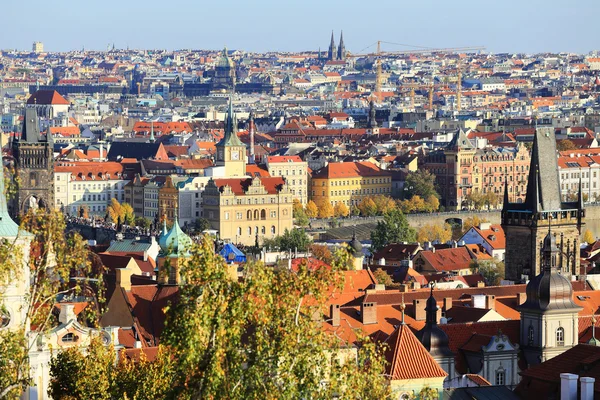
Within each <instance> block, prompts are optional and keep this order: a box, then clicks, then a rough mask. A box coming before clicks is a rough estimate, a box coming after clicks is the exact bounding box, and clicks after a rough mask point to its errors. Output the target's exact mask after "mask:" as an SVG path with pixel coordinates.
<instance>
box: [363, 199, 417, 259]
mask: <svg viewBox="0 0 600 400" xmlns="http://www.w3.org/2000/svg"><path fill="white" fill-rule="evenodd" d="M415 240H416V232H415V230H414V229H413V228H411V227H410V226H409V225H408V220H407V219H406V216H404V214H403V213H402V211H400V210H398V209H394V210H391V211H389V212H387V213H386V214H385V215H384V216H383V221H378V222H377V226H376V227H375V230H374V231H373V232H371V241H372V246H373V249H374V250H375V251H377V250H379V249H381V248H383V247H384V246H386V245H388V244H389V243H399V242H404V241H406V242H414V241H415Z"/></svg>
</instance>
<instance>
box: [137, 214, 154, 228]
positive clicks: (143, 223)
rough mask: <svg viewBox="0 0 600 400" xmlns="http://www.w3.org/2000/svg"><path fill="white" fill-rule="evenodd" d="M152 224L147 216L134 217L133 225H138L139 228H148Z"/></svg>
mask: <svg viewBox="0 0 600 400" xmlns="http://www.w3.org/2000/svg"><path fill="white" fill-rule="evenodd" d="M150 225H152V221H150V220H149V219H148V218H144V217H136V218H135V226H139V227H140V228H144V229H148V228H150Z"/></svg>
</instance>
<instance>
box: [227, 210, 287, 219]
mask: <svg viewBox="0 0 600 400" xmlns="http://www.w3.org/2000/svg"><path fill="white" fill-rule="evenodd" d="M282 214H283V215H284V216H287V215H288V210H283V211H282ZM269 217H270V218H271V219H274V218H277V211H270V212H269ZM224 218H225V219H226V220H229V212H228V211H226V212H225V214H224ZM235 219H237V220H242V219H244V213H242V212H241V211H238V212H236V213H235ZM246 219H247V220H248V221H253V220H254V221H258V220H265V219H267V210H264V209H263V210H254V211H252V210H248V211H246Z"/></svg>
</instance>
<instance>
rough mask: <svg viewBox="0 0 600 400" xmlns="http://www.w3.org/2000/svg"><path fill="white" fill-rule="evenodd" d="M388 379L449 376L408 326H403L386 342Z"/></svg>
mask: <svg viewBox="0 0 600 400" xmlns="http://www.w3.org/2000/svg"><path fill="white" fill-rule="evenodd" d="M385 342H386V343H387V345H388V346H389V347H388V348H387V349H386V352H385V358H386V359H387V361H388V363H389V364H388V366H387V368H386V373H387V375H388V379H391V380H404V379H424V378H445V377H446V376H447V375H448V374H447V373H446V371H444V370H443V369H442V368H441V367H440V366H439V365H438V363H437V362H436V361H435V360H434V359H433V357H431V355H430V354H429V352H428V351H427V350H426V349H425V347H423V345H422V344H421V342H419V339H417V337H416V336H415V335H414V334H413V333H412V331H411V330H410V328H409V327H408V325H404V324H401V325H400V326H399V327H398V328H397V329H396V330H395V331H394V333H392V334H391V335H390V336H389V337H388V338H387V340H386V341H385Z"/></svg>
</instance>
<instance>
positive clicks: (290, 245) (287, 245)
mask: <svg viewBox="0 0 600 400" xmlns="http://www.w3.org/2000/svg"><path fill="white" fill-rule="evenodd" d="M311 243H312V239H311V238H310V236H308V234H307V233H306V232H305V231H304V230H302V229H292V230H291V231H290V230H288V229H286V230H285V231H284V232H283V234H282V235H280V236H276V237H274V238H272V239H269V238H265V239H264V240H263V246H265V247H268V248H273V247H277V248H279V250H281V251H300V252H304V251H307V250H308V248H309V246H310V244H311Z"/></svg>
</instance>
